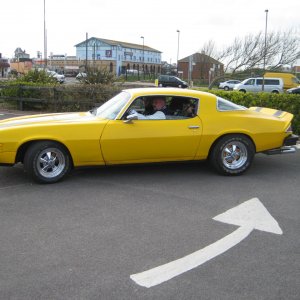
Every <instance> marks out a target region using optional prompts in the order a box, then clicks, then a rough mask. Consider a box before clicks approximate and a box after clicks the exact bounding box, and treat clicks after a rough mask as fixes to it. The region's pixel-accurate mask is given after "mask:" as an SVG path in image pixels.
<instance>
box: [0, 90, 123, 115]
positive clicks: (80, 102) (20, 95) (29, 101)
mask: <svg viewBox="0 0 300 300" xmlns="http://www.w3.org/2000/svg"><path fill="white" fill-rule="evenodd" d="M120 90H121V88H120V87H118V86H103V85H80V86H59V87H57V86H55V87H53V86H51V87H37V86H30V85H1V86H0V103H1V105H2V107H8V108H15V109H19V110H45V111H71V110H72V111H81V110H88V109H91V108H93V107H95V106H96V105H98V104H101V103H104V102H105V101H107V100H108V99H110V98H111V97H113V96H114V95H116V94H117V93H118V92H119V91H120Z"/></svg>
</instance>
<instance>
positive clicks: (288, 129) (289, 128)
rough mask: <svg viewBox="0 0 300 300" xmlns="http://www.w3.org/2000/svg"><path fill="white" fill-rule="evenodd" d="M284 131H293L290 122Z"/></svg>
mask: <svg viewBox="0 0 300 300" xmlns="http://www.w3.org/2000/svg"><path fill="white" fill-rule="evenodd" d="M285 132H293V128H292V124H290V125H289V127H288V128H287V129H286V131H285Z"/></svg>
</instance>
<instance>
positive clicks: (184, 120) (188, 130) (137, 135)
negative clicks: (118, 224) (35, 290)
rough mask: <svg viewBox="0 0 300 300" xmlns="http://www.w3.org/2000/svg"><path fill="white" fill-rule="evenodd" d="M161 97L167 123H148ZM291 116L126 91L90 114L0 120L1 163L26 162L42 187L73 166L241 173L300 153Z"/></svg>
mask: <svg viewBox="0 0 300 300" xmlns="http://www.w3.org/2000/svg"><path fill="white" fill-rule="evenodd" d="M157 96H159V97H161V98H162V97H163V98H164V100H165V103H166V107H165V117H163V118H161V119H151V118H150V119H149V118H147V116H149V115H151V114H152V113H153V111H151V110H152V109H153V107H152V101H153V99H154V98H155V97H157ZM141 115H142V116H145V118H144V117H143V118H142V119H141V118H139V117H138V116H141ZM163 115H164V114H163ZM292 118H293V115H292V114H290V113H288V112H284V111H278V110H274V109H269V108H261V107H251V108H245V107H242V106H240V105H236V104H234V103H232V102H230V101H228V100H225V99H222V98H220V97H217V96H215V95H213V94H210V93H205V92H200V91H195V90H189V89H184V90H183V89H176V88H139V89H128V90H124V91H122V92H121V93H119V94H118V95H116V96H115V97H113V98H112V99H110V100H109V101H107V102H105V103H104V104H103V105H102V106H100V107H98V108H95V109H93V110H91V111H88V112H80V113H56V114H40V115H33V116H23V117H17V118H11V119H6V120H2V121H0V164H1V165H10V166H12V165H14V164H17V163H22V164H23V165H24V169H25V171H26V172H27V174H28V175H30V176H31V177H32V179H33V180H35V181H37V182H40V183H54V182H57V181H58V180H60V179H62V178H63V177H65V176H66V175H67V174H68V173H69V171H70V170H71V169H72V168H73V167H81V166H101V165H112V164H132V163H150V162H166V161H195V160H203V159H209V161H210V162H211V164H212V166H213V167H214V168H215V169H216V170H217V171H218V172H219V173H221V174H225V175H239V174H242V173H244V172H245V171H246V170H248V169H249V167H250V165H251V163H252V161H253V158H254V155H255V153H259V152H263V153H266V154H277V153H292V152H295V151H296V148H295V147H293V145H295V144H296V143H297V140H298V136H296V135H293V133H292V129H291V121H292Z"/></svg>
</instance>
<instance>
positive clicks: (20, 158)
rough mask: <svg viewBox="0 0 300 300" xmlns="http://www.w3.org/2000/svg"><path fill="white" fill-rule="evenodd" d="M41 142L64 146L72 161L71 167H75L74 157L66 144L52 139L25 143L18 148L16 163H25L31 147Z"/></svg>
mask: <svg viewBox="0 0 300 300" xmlns="http://www.w3.org/2000/svg"><path fill="white" fill-rule="evenodd" d="M39 142H54V143H57V144H59V145H60V146H62V147H63V148H64V149H65V150H66V151H67V152H68V154H69V157H70V159H71V165H72V167H73V157H72V155H71V152H70V151H69V149H68V147H67V146H66V145H65V144H64V143H62V142H59V141H57V140H52V139H39V140H31V141H27V142H24V143H23V144H22V145H20V146H19V148H18V151H17V154H16V159H15V163H18V162H21V163H23V162H24V157H25V153H26V151H27V150H28V148H29V147H30V146H31V145H33V144H35V143H39Z"/></svg>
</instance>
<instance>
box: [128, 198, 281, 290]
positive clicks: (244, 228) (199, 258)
mask: <svg viewBox="0 0 300 300" xmlns="http://www.w3.org/2000/svg"><path fill="white" fill-rule="evenodd" d="M213 219H214V220H216V221H220V222H223V223H228V224H233V225H238V226H240V227H239V228H238V229H237V230H235V231H234V232H233V233H231V234H229V235H227V236H225V237H224V238H222V239H220V240H218V241H216V242H215V243H213V244H210V245H209V246H207V247H205V248H203V249H200V250H198V251H196V252H194V253H192V254H189V255H187V256H185V257H183V258H180V259H177V260H174V261H172V262H169V263H167V264H164V265H161V266H158V267H156V268H153V269H150V270H148V271H145V272H142V273H138V274H133V275H131V276H130V278H131V279H132V280H133V281H135V282H136V283H137V284H139V285H141V286H145V287H147V288H149V287H152V286H155V285H158V284H160V283H162V282H165V281H167V280H169V279H172V278H174V277H176V276H178V275H180V274H182V273H185V272H187V271H189V270H192V269H194V268H196V267H198V266H200V265H202V264H204V263H205V262H207V261H208V260H210V259H212V258H214V257H216V256H218V255H220V254H222V253H224V252H226V251H227V250H229V249H230V248H232V247H234V246H235V245H237V244H238V243H240V242H241V241H242V240H243V239H245V238H246V237H247V236H248V235H249V234H250V233H251V232H252V230H254V229H257V230H262V231H267V232H271V233H275V234H282V230H281V228H280V227H279V225H278V223H277V221H276V220H275V219H274V218H273V217H272V216H271V215H270V214H269V212H268V211H267V209H266V208H265V207H264V206H263V204H262V203H261V202H260V201H259V199H258V198H253V199H250V200H248V201H246V202H244V203H242V204H240V205H238V206H236V207H234V208H231V209H229V210H228V211H226V212H225V213H222V214H220V215H218V216H216V217H214V218H213Z"/></svg>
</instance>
